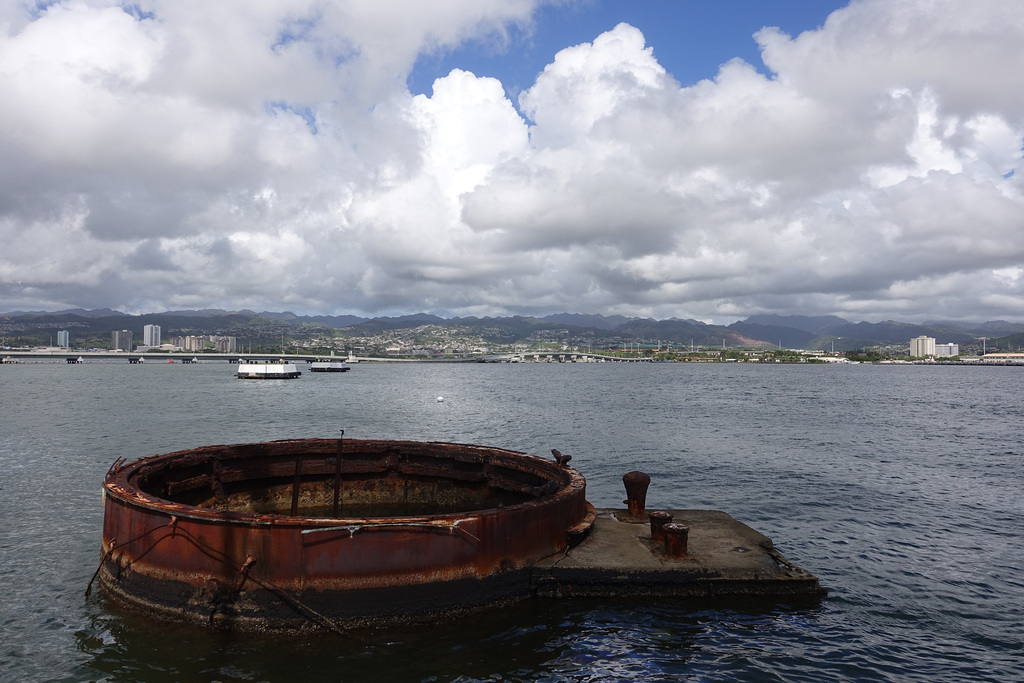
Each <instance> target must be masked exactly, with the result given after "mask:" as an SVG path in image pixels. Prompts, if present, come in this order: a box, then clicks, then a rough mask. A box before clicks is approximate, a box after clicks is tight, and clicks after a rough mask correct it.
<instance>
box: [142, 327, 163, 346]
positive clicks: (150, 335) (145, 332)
mask: <svg viewBox="0 0 1024 683" xmlns="http://www.w3.org/2000/svg"><path fill="white" fill-rule="evenodd" d="M142 343H143V345H144V346H152V347H157V346H160V326H159V325H146V326H144V327H143V328H142Z"/></svg>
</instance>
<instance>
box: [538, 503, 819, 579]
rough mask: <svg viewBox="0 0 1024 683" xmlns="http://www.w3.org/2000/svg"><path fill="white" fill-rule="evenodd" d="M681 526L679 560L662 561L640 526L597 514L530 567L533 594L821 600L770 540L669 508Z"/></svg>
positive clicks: (616, 513)
mask: <svg viewBox="0 0 1024 683" xmlns="http://www.w3.org/2000/svg"><path fill="white" fill-rule="evenodd" d="M668 512H671V513H672V515H673V520H672V521H673V522H676V523H681V524H685V525H686V526H688V527H689V530H690V531H689V542H688V553H687V557H686V558H685V559H679V560H677V559H669V558H666V557H665V556H664V549H663V547H662V545H661V544H658V543H654V542H652V541H651V528H650V525H649V524H648V523H646V522H639V521H638V520H632V519H631V518H630V517H629V515H628V514H627V512H626V510H611V509H603V510H598V516H597V519H596V520H595V522H594V525H593V527H592V528H591V530H590V532H589V534H588V535H587V536H586V538H584V540H583V541H582V542H581V543H579V545H577V546H576V547H574V548H571V549H569V550H568V551H567V552H565V553H564V554H559V555H556V556H553V557H549V558H547V559H545V560H542V561H541V562H538V563H537V564H536V565H535V566H534V570H533V576H532V590H533V593H534V594H535V595H537V596H538V597H556V598H557V597H571V596H580V597H613V596H633V595H667V594H668V595H687V596H715V595H747V596H807V597H821V596H823V595H824V594H825V590H824V589H823V588H822V587H821V586H820V584H819V583H818V579H817V578H816V577H814V576H813V575H812V574H810V573H809V572H807V571H805V570H804V569H802V568H800V567H797V566H796V565H794V564H792V563H791V562H789V561H787V560H786V559H785V558H784V557H783V556H782V555H781V554H779V553H778V551H776V550H775V548H774V546H773V544H772V540H771V539H770V538H768V537H767V536H765V535H763V534H761V533H758V532H757V531H755V530H754V529H751V528H750V527H749V526H747V525H746V524H743V523H742V522H739V521H737V520H736V519H734V518H733V517H731V516H729V515H728V514H726V513H724V512H720V511H718V510H669V511H668Z"/></svg>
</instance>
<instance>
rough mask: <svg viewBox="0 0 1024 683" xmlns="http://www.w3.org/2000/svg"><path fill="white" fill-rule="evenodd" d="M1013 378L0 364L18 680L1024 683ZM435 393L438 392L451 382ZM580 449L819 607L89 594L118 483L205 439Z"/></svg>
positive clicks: (10, 647)
mask: <svg viewBox="0 0 1024 683" xmlns="http://www.w3.org/2000/svg"><path fill="white" fill-rule="evenodd" d="M1022 372H1024V371H1022V370H1021V369H1019V368H1012V367H999V368H987V367H973V366H964V367H936V366H906V367H901V366H871V365H852V366H825V365H820V366H818V365H815V366H790V365H753V364H715V365H689V364H607V363H606V364H543V363H542V364H502V365H496V364H386V365H367V364H362V365H356V366H354V367H353V369H352V371H351V372H348V373H344V374H333V373H330V374H328V373H325V374H313V373H305V374H303V376H302V377H301V378H299V379H296V380H291V381H280V382H258V381H240V380H237V379H235V378H234V376H233V366H231V365H230V364H228V363H203V364H197V365H182V364H157V363H150V364H146V365H128V364H127V363H124V364H121V363H91V364H89V363H87V364H83V365H65V364H62V363H21V364H18V365H6V366H3V367H0V591H2V595H0V598H2V599H0V680H2V681H289V680H296V679H299V678H301V679H305V680H332V681H365V680H374V681H634V680H638V681H639V680H642V681H822V680H849V681H936V680H943V681H956V680H963V681H1007V680H1022V679H1024V578H1022V568H1024V559H1022V554H1024V497H1022V488H1024V445H1022V442H1021V433H1022V425H1024V398H1022V395H1021V391H1020V389H1021V386H1022V383H1024V375H1022V374H1021V373H1022ZM438 396H443V397H444V399H445V400H444V401H443V402H438V401H437V397H438ZM339 429H344V430H345V435H346V437H352V438H398V439H423V440H440V441H455V442H463V443H476V444H485V445H491V446H498V447H502V448H509V449H512V450H520V451H526V452H530V453H535V454H538V455H542V456H547V454H548V453H549V452H550V449H552V448H557V449H559V450H561V451H562V452H563V453H568V454H571V455H572V456H573V460H572V465H573V466H575V467H576V468H577V469H579V470H580V471H581V472H582V473H583V474H584V476H585V477H586V478H587V491H588V499H589V500H590V501H591V502H592V503H594V504H595V505H597V506H598V507H617V506H621V501H622V499H623V497H624V491H623V488H622V475H623V474H624V473H626V472H628V471H630V470H642V471H645V472H647V473H648V474H650V475H651V478H652V484H651V488H650V491H649V493H648V507H649V508H651V509H654V508H689V507H694V508H712V509H720V510H724V511H726V512H728V513H729V514H731V515H733V516H734V517H736V518H737V519H739V520H741V521H743V522H746V523H747V524H749V525H750V526H752V527H754V528H755V529H757V530H758V531H761V532H762V533H764V534H766V535H768V536H770V537H772V538H773V539H774V541H775V545H776V547H777V548H778V549H779V550H780V551H781V552H782V553H783V555H785V556H786V557H787V558H788V559H789V560H791V561H793V562H795V563H796V564H798V565H800V566H802V567H804V568H805V569H807V570H809V571H811V572H812V573H814V574H815V575H816V576H818V578H819V579H820V581H821V583H822V585H823V586H825V587H826V588H827V589H828V590H829V595H828V597H827V598H826V599H824V600H823V601H821V602H820V603H813V604H810V605H807V604H789V603H786V602H778V601H736V600H733V601H707V600H705V601H683V600H678V601H672V600H670V601H660V602H657V603H652V602H643V601H578V600H571V601H541V600H533V601H525V602H522V603H519V604H517V605H514V606H512V607H511V608H503V609H500V610H490V611H487V612H484V613H482V614H479V615H475V616H473V617H470V618H467V619H462V620H460V621H459V622H458V623H454V624H439V625H437V626H436V627H432V628H428V629H425V628H404V629H387V630H375V631H360V632H354V633H352V634H349V635H347V636H345V637H340V636H337V635H331V634H325V635H322V636H306V637H302V638H296V637H293V638H268V637H264V636H254V635H251V634H238V633H230V632H219V631H208V630H204V629H199V628H195V627H191V626H181V625H176V624H170V623H164V622H156V621H151V620H148V619H145V618H141V617H139V616H138V615H135V614H132V613H129V612H124V611H121V610H118V609H116V608H114V607H113V606H111V605H109V604H108V603H107V602H106V601H105V600H104V599H103V597H102V595H98V594H97V593H96V592H94V593H93V595H92V596H91V597H90V598H88V599H87V598H86V597H84V594H83V593H84V591H85V587H86V585H87V584H88V582H89V580H90V578H91V577H92V575H93V572H94V571H95V570H96V567H97V565H98V562H99V555H100V548H99V544H100V532H101V523H102V508H101V507H100V505H101V503H100V485H101V482H102V479H103V475H104V474H105V473H106V471H107V469H108V468H109V467H110V465H111V464H112V463H113V462H114V460H116V459H117V458H118V457H125V458H128V459H134V458H137V457H142V456H146V455H153V454H156V453H164V452H169V451H172V450H180V449H185V448H192V447H196V446H201V445H208V444H214V443H243V442H249V441H262V440H269V439H283V438H300V437H333V436H337V434H338V430H339Z"/></svg>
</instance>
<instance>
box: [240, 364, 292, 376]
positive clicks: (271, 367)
mask: <svg viewBox="0 0 1024 683" xmlns="http://www.w3.org/2000/svg"><path fill="white" fill-rule="evenodd" d="M301 374H302V373H301V372H299V369H298V368H297V367H295V363H286V362H285V361H283V360H281V361H277V362H270V363H260V362H255V361H244V360H243V361H241V362H239V364H238V379H294V378H295V377H298V376H299V375H301Z"/></svg>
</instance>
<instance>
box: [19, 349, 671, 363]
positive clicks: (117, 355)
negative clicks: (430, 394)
mask: <svg viewBox="0 0 1024 683" xmlns="http://www.w3.org/2000/svg"><path fill="white" fill-rule="evenodd" d="M0 357H2V360H3V362H4V363H16V362H20V361H29V360H35V361H57V362H59V361H65V362H67V363H79V362H82V363H86V362H108V363H109V362H120V363H167V362H173V363H192V362H219V363H238V362H239V361H241V360H247V361H278V360H287V361H290V362H293V363H302V362H305V363H312V362H314V361H318V360H339V361H346V362H349V363H423V362H462V363H474V362H475V363H650V362H652V359H651V358H624V357H621V356H612V355H608V354H601V353H592V352H568V351H524V352H520V353H508V354H490V355H483V356H466V357H463V358H455V359H439V358H398V357H393V356H387V357H375V356H356V355H354V354H349V355H347V356H327V355H323V354H296V353H288V354H280V353H188V352H185V353H180V352H175V353H167V352H153V351H134V352H129V351H74V350H68V349H30V350H26V349H19V350H14V349H10V350H5V351H0Z"/></svg>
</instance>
